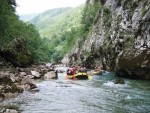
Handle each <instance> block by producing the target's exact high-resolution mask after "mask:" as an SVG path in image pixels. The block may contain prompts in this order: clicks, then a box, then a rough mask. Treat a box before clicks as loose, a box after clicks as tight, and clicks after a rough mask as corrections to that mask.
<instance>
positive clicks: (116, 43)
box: [62, 0, 150, 80]
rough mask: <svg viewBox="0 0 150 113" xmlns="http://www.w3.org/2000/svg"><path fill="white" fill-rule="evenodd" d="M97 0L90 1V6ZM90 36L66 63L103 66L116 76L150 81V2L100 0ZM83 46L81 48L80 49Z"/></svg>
mask: <svg viewBox="0 0 150 113" xmlns="http://www.w3.org/2000/svg"><path fill="white" fill-rule="evenodd" d="M93 1H94V0H88V3H87V5H91V4H92V2H93ZM99 3H100V4H101V6H102V7H100V9H99V12H98V13H97V17H98V19H97V21H96V22H95V24H94V26H93V28H92V32H91V35H88V37H87V38H86V40H84V41H83V40H79V41H78V42H77V43H76V44H75V46H74V48H73V49H72V51H71V52H70V53H68V54H67V55H66V56H65V57H64V59H63V60H62V62H63V63H68V64H70V65H76V64H82V65H86V66H87V67H94V66H101V67H103V68H104V69H106V70H110V71H115V72H116V75H117V76H121V77H129V78H135V79H146V80H150V1H149V0H143V1H142V0H132V1H129V0H100V2H99ZM81 45H82V46H81Z"/></svg>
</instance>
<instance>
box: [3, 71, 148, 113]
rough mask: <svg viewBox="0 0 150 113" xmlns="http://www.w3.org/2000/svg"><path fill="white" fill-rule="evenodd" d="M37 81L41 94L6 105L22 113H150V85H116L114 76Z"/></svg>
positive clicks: (28, 94) (24, 96)
mask: <svg viewBox="0 0 150 113" xmlns="http://www.w3.org/2000/svg"><path fill="white" fill-rule="evenodd" d="M58 76H59V79H58V80H40V81H36V82H35V83H36V85H37V86H38V88H39V92H36V93H32V92H25V93H23V94H21V95H19V96H18V97H17V98H15V99H10V100H7V101H4V103H9V104H14V105H17V106H19V107H20V109H21V110H22V113H150V81H142V80H129V79H124V80H125V84H122V85H121V84H114V83H113V81H114V80H115V76H114V74H113V73H105V74H103V75H100V76H98V75H95V76H93V78H92V79H90V80H66V78H65V73H62V74H59V75H58Z"/></svg>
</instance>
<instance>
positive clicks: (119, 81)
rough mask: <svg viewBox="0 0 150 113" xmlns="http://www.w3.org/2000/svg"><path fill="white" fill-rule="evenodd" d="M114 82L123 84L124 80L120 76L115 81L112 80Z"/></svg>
mask: <svg viewBox="0 0 150 113" xmlns="http://www.w3.org/2000/svg"><path fill="white" fill-rule="evenodd" d="M114 83H115V84H124V83H125V82H124V80H123V79H121V78H117V79H116V80H115V82H114Z"/></svg>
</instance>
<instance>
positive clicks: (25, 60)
mask: <svg viewBox="0 0 150 113" xmlns="http://www.w3.org/2000/svg"><path fill="white" fill-rule="evenodd" d="M0 56H1V57H3V58H4V59H5V60H6V61H9V62H11V63H12V64H13V65H14V66H18V67H26V66H28V65H30V64H32V63H33V58H32V56H31V55H30V54H29V53H28V52H27V49H26V43H25V40H24V39H23V38H15V39H14V40H13V41H12V42H11V43H10V44H8V45H6V46H5V47H4V48H2V49H0Z"/></svg>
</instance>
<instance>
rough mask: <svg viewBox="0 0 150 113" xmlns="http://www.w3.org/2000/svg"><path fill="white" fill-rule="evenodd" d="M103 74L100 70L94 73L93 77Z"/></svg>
mask: <svg viewBox="0 0 150 113" xmlns="http://www.w3.org/2000/svg"><path fill="white" fill-rule="evenodd" d="M101 74H102V72H101V71H100V70H99V71H93V75H101Z"/></svg>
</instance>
